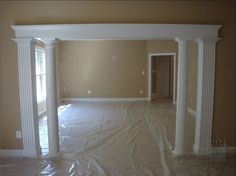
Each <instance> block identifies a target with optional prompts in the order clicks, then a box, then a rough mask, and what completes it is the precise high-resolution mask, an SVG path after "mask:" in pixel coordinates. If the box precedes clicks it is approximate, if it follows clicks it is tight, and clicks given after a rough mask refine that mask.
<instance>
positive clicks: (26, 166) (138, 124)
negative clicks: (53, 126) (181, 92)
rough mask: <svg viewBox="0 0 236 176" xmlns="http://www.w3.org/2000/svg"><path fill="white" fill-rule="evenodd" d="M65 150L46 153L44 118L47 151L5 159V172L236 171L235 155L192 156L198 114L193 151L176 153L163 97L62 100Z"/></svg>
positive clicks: (131, 174) (104, 175) (100, 175)
mask: <svg viewBox="0 0 236 176" xmlns="http://www.w3.org/2000/svg"><path fill="white" fill-rule="evenodd" d="M58 112H59V128H60V147H61V151H62V155H61V156H60V157H56V158H53V159H52V158H48V157H47V151H48V150H47V140H46V139H47V126H46V117H44V118H42V119H40V122H39V124H40V140H41V146H42V151H43V156H42V157H39V158H37V159H30V158H4V159H2V162H1V173H2V175H7V176H12V175H17V176H21V175H22V176H23V175H24V176H27V175H44V176H53V175H55V176H64V175H67V176H89V175H95V176H109V175H111V176H159V175H160V176H172V175H181V176H185V175H186V176H187V175H188V176H189V175H191V176H192V175H199V176H200V175H201V176H204V175H224V176H226V175H235V158H234V157H227V158H225V156H226V155H224V156H221V157H218V158H217V159H216V158H214V157H212V156H211V155H209V156H208V157H205V158H203V157H196V156H194V155H192V153H191V150H192V145H193V140H194V121H195V120H194V117H193V116H191V115H190V114H189V115H188V120H187V132H186V134H187V141H186V148H187V151H188V155H186V156H184V157H174V156H173V154H172V150H173V147H174V137H175V105H173V104H172V103H171V101H168V100H162V101H158V102H151V103H150V102H109V103H108V102H96V103H95V102H93V103H91V102H79V103H68V102H67V103H63V104H61V105H60V107H59V109H58Z"/></svg>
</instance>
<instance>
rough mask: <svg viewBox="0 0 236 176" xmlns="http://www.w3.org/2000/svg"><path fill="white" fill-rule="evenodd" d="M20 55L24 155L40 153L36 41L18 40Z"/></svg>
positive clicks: (28, 39) (19, 70)
mask: <svg viewBox="0 0 236 176" xmlns="http://www.w3.org/2000/svg"><path fill="white" fill-rule="evenodd" d="M14 41H15V42H16V43H17V51H18V52H17V54H18V72H19V91H20V111H21V126H22V140H23V152H24V155H29V156H37V155H38V154H39V153H40V151H41V150H40V145H39V130H38V110H37V99H36V77H35V42H36V41H35V40H34V39H33V38H31V37H28V38H16V39H14Z"/></svg>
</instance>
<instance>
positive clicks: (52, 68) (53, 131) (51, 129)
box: [43, 39, 60, 157]
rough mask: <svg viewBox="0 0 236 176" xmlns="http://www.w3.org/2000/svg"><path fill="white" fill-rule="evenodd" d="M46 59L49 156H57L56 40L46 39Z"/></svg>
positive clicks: (58, 150)
mask: <svg viewBox="0 0 236 176" xmlns="http://www.w3.org/2000/svg"><path fill="white" fill-rule="evenodd" d="M43 41H44V44H45V57H46V87H47V122H48V144H49V146H48V147H49V156H51V157H53V156H57V155H58V154H59V152H60V149H59V148H60V147H59V129H58V114H57V82H56V80H57V79H56V58H55V44H56V40H55V39H44V40H43Z"/></svg>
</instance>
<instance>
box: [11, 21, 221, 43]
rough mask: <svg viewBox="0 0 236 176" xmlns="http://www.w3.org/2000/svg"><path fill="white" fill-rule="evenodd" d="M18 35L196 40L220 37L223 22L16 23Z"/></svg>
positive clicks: (66, 37) (99, 38)
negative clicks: (211, 23) (208, 23)
mask: <svg viewBox="0 0 236 176" xmlns="http://www.w3.org/2000/svg"><path fill="white" fill-rule="evenodd" d="M11 27H12V29H14V31H15V35H16V37H34V38H48V37H49V38H51V37H53V38H57V39H59V40H157V39H159V40H174V39H175V38H176V37H180V38H187V39H189V40H193V39H195V38H197V37H206V36H207V37H217V36H218V30H219V29H220V28H221V25H198V24H194V25H192V24H55V25H14V26H11Z"/></svg>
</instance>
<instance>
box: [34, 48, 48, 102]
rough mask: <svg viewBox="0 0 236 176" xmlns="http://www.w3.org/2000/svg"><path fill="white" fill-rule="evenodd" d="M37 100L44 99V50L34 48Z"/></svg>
mask: <svg viewBox="0 0 236 176" xmlns="http://www.w3.org/2000/svg"><path fill="white" fill-rule="evenodd" d="M35 64H36V88H37V101H38V102H42V101H45V100H46V63H45V51H44V50H38V49H36V50H35Z"/></svg>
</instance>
